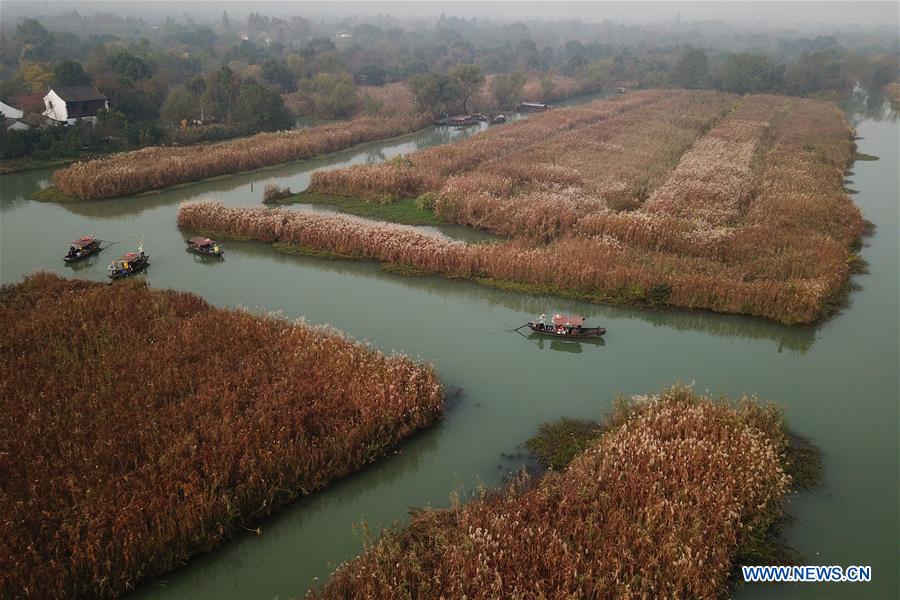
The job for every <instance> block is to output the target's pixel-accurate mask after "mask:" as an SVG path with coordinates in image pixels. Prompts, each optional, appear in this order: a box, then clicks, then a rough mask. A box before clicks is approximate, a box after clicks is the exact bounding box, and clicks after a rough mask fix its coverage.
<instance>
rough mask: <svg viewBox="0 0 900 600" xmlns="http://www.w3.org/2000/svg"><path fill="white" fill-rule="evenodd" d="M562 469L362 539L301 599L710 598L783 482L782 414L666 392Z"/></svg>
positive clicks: (778, 504)
mask: <svg viewBox="0 0 900 600" xmlns="http://www.w3.org/2000/svg"><path fill="white" fill-rule="evenodd" d="M607 426H608V428H609V429H608V430H607V432H606V433H604V434H603V435H602V436H601V437H600V438H599V439H598V440H597V441H596V442H595V443H593V444H592V445H591V446H590V447H588V449H587V450H585V451H584V452H582V453H581V454H580V455H578V456H577V457H576V458H575V459H574V460H573V461H572V462H571V463H570V464H569V466H568V467H567V468H566V469H565V470H564V471H562V472H559V473H553V472H551V473H549V474H547V475H546V476H544V477H543V478H542V479H540V480H539V481H536V482H535V481H528V480H527V479H525V480H520V481H516V482H514V483H513V484H511V485H510V486H509V487H507V488H506V489H505V490H500V491H484V490H482V491H481V492H480V493H478V494H477V496H476V497H475V499H473V500H471V501H469V502H467V503H465V504H458V503H454V505H453V506H452V508H449V509H445V510H428V509H426V510H422V511H418V512H414V513H413V516H412V520H411V522H410V523H409V524H408V525H407V526H405V527H399V526H397V527H394V528H392V529H388V530H386V531H383V532H382V534H381V536H380V539H378V540H377V541H372V540H371V539H369V540H367V544H366V549H365V551H364V552H363V554H362V555H361V556H359V557H358V558H355V559H353V560H351V561H349V562H347V563H344V564H342V565H339V566H338V568H337V569H336V570H335V571H334V572H333V573H332V575H331V577H330V578H329V579H328V581H327V582H326V583H325V584H324V585H323V586H322V587H321V588H320V589H316V590H313V591H312V592H310V596H311V597H313V598H318V597H321V598H379V599H393V598H408V597H417V598H438V597H446V598H471V599H481V598H526V599H530V598H560V599H562V598H710V599H712V598H719V597H721V596H722V595H723V594H724V593H725V591H726V590H727V586H728V577H729V573H730V572H731V570H732V569H733V567H734V565H735V561H736V559H737V557H738V554H739V552H741V551H742V550H743V549H744V548H746V547H747V546H748V545H750V544H751V543H752V542H754V541H755V538H761V537H763V536H765V534H766V532H767V530H768V528H769V527H770V526H771V525H772V523H773V521H774V520H775V519H777V517H778V516H779V515H780V514H781V512H782V504H783V500H784V496H785V494H786V493H787V491H788V490H789V488H790V485H791V479H790V477H789V476H788V475H786V473H785V466H786V465H787V460H786V455H785V450H786V441H787V438H786V431H785V429H784V422H783V419H782V417H781V415H780V413H779V412H778V411H777V410H776V409H774V408H773V407H772V406H771V405H769V406H763V405H761V404H759V403H757V402H756V401H755V398H745V399H743V401H742V403H741V404H740V405H739V406H733V405H730V404H727V403H725V402H722V401H714V400H712V399H711V398H708V397H702V396H700V395H698V394H695V393H694V392H693V391H692V390H691V389H690V388H688V387H684V386H676V387H673V388H671V389H667V390H664V391H663V392H662V393H661V394H660V395H659V396H652V397H649V398H648V397H643V398H640V399H635V400H633V401H632V403H631V406H630V407H629V408H627V409H625V410H621V411H620V412H618V413H617V414H616V415H614V416H613V417H612V419H611V422H610V423H609V424H608V425H607Z"/></svg>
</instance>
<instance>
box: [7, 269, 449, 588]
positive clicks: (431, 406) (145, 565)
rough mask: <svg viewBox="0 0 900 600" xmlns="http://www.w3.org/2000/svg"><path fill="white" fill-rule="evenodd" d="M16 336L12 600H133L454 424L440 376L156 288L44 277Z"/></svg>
mask: <svg viewBox="0 0 900 600" xmlns="http://www.w3.org/2000/svg"><path fill="white" fill-rule="evenodd" d="M0 324H2V328H3V332H4V333H3V336H2V338H0V399H2V406H0V440H2V442H0V517H2V520H3V523H4V524H5V525H4V535H3V539H2V541H0V596H2V597H4V598H18V597H34V598H61V597H83V596H88V597H106V596H116V595H119V594H122V593H124V592H126V591H128V590H130V589H133V588H134V587H135V585H136V584H137V583H138V582H140V581H141V580H143V579H146V578H149V577H153V576H156V575H159V574H160V573H162V572H164V571H167V570H170V569H172V568H174V567H176V566H178V565H180V564H182V563H183V562H184V561H185V560H186V559H187V558H188V557H190V556H192V555H194V554H196V553H198V552H203V551H207V550H210V549H211V548H213V547H215V546H216V545H217V544H219V543H220V542H222V541H223V540H225V539H226V538H228V537H230V536H231V535H233V534H234V533H235V532H237V531H240V530H241V529H242V528H246V527H253V526H252V525H251V524H252V523H253V522H254V521H256V520H257V519H259V518H260V517H262V516H264V515H267V514H269V513H271V512H272V511H273V510H275V509H277V508H278V507H280V506H282V505H284V504H286V503H287V502H290V501H291V500H293V499H295V498H296V497H298V496H300V495H305V494H310V493H312V492H315V491H316V490H318V489H320V488H322V487H324V486H326V485H327V484H328V483H329V482H330V481H332V480H333V479H335V478H338V477H341V476H345V475H347V474H349V473H351V472H353V471H355V470H357V469H359V468H360V467H361V466H363V465H365V464H367V463H369V462H371V461H373V460H375V459H376V458H378V457H379V456H381V455H382V454H383V453H384V452H385V451H386V450H387V449H389V448H390V447H392V446H394V445H395V444H397V443H398V442H399V441H400V440H402V439H403V438H405V437H407V436H409V435H410V434H412V433H413V432H415V431H417V430H419V429H421V428H423V427H426V426H428V425H429V424H431V423H433V422H434V421H435V420H436V419H438V418H439V417H440V415H441V412H442V388H441V385H440V383H439V382H438V379H437V375H436V373H435V371H434V369H433V368H432V367H430V366H428V365H420V364H416V363H414V362H413V361H411V360H410V359H408V358H406V357H404V356H385V355H384V354H382V353H381V352H378V351H376V350H374V349H373V348H371V347H369V346H367V345H365V344H361V343H358V342H354V341H352V340H349V339H347V338H346V337H344V336H343V335H342V334H341V333H339V332H337V331H335V330H333V329H329V328H323V327H314V326H310V325H306V324H303V323H300V322H293V323H292V322H288V321H285V320H283V319H277V318H272V317H265V316H256V315H252V314H249V313H246V312H241V311H233V310H221V309H216V308H213V307H211V306H210V305H208V304H207V303H206V302H204V301H203V300H201V299H200V298H199V297H197V296H195V295H193V294H188V293H180V292H173V291H151V290H150V289H148V288H147V287H146V286H145V285H144V284H143V283H142V282H140V281H128V282H122V284H121V285H120V284H118V283H117V284H116V285H113V286H109V285H100V284H95V283H88V282H83V281H75V280H66V279H62V278H59V277H57V276H55V275H50V274H46V273H39V274H36V275H32V276H30V277H27V278H26V279H25V280H24V281H23V282H22V283H20V284H18V285H16V286H13V287H6V288H3V290H2V292H0Z"/></svg>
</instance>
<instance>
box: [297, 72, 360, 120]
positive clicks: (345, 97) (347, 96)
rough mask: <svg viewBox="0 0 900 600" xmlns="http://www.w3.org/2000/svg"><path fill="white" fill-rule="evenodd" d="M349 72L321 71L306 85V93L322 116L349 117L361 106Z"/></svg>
mask: <svg viewBox="0 0 900 600" xmlns="http://www.w3.org/2000/svg"><path fill="white" fill-rule="evenodd" d="M357 92H358V91H357V89H356V86H355V85H354V84H353V78H352V77H351V76H350V74H349V73H339V74H337V75H333V74H331V73H319V74H318V75H316V76H315V77H313V78H312V80H310V82H309V83H308V84H307V85H306V93H307V95H308V96H309V99H310V103H311V104H312V106H313V109H314V110H315V112H316V114H317V115H319V116H320V117H327V118H332V119H335V118H343V117H349V116H350V115H352V114H353V112H354V111H355V110H356V109H357V107H358V106H359V97H358V95H357Z"/></svg>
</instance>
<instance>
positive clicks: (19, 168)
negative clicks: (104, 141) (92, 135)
mask: <svg viewBox="0 0 900 600" xmlns="http://www.w3.org/2000/svg"><path fill="white" fill-rule="evenodd" d="M102 156H105V154H104V153H89V154H79V155H77V156H63V157H59V158H13V159H8V160H0V175H6V174H9V173H21V172H23V171H36V170H38V169H51V168H55V167H64V166H66V165H70V164H72V163H74V162H78V161H80V160H94V159H95V158H100V157H102Z"/></svg>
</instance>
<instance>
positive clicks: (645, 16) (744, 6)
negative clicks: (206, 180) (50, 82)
mask: <svg viewBox="0 0 900 600" xmlns="http://www.w3.org/2000/svg"><path fill="white" fill-rule="evenodd" d="M212 7H214V10H211V9H212ZM72 10H75V11H78V12H80V13H84V14H93V13H104V12H106V13H115V14H117V15H119V16H127V17H136V18H143V19H150V20H153V19H155V18H164V17H166V16H173V17H175V16H189V17H191V18H195V19H198V20H201V21H203V20H215V19H218V18H219V15H220V10H224V11H228V12H229V13H231V14H233V15H234V16H243V15H247V14H249V13H251V12H256V13H260V14H266V15H270V16H293V15H300V16H304V17H306V18H312V19H326V20H327V19H353V18H372V17H383V18H391V19H396V20H399V21H415V20H421V19H429V20H430V19H436V18H439V17H440V16H441V15H445V16H447V17H457V18H465V19H473V18H474V19H485V20H491V21H497V22H517V21H520V22H521V21H545V22H565V21H569V20H578V21H581V22H585V23H601V22H603V21H607V20H608V21H613V22H619V23H625V24H641V25H654V24H675V23H679V22H680V23H681V24H682V25H685V24H689V23H702V22H723V23H727V24H730V25H736V26H755V27H760V28H771V29H775V30H784V29H793V28H799V29H816V28H831V29H836V30H840V29H857V28H884V27H895V28H896V27H897V26H898V24H900V4H898V3H896V2H818V1H810V2H805V1H795V2H776V1H770V0H766V1H760V2H743V1H741V2H697V1H694V2H679V1H675V0H669V1H660V0H653V1H646V2H644V1H638V2H556V3H547V2H469V1H463V2H375V1H371V0H364V1H353V2H279V1H266V2H252V3H250V2H242V1H240V0H225V1H224V2H217V3H212V2H172V1H160V2H147V1H143V0H138V1H132V0H107V1H104V2H91V1H88V2H82V1H78V0H57V1H50V2H40V3H36V2H23V1H18V0H16V1H11V2H4V3H3V9H2V12H0V21H9V20H16V19H20V18H24V17H29V16H40V15H47V16H52V15H57V14H61V13H65V12H68V11H72ZM811 15H812V16H811Z"/></svg>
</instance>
